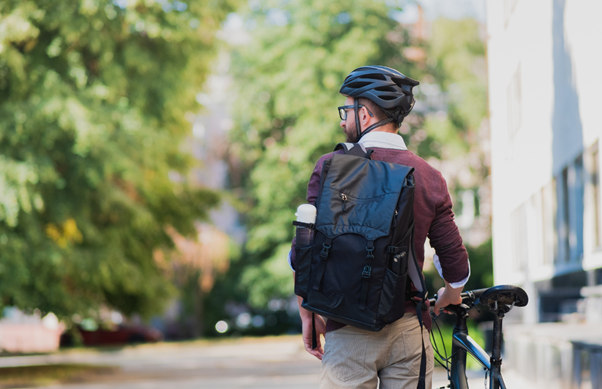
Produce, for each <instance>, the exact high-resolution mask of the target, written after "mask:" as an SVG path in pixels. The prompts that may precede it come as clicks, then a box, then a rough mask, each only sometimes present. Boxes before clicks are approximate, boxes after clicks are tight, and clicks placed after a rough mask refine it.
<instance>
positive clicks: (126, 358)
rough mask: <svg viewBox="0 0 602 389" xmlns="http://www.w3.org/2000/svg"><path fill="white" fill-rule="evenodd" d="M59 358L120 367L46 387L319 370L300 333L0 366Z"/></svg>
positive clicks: (281, 383) (300, 387) (479, 379)
mask: <svg viewBox="0 0 602 389" xmlns="http://www.w3.org/2000/svg"><path fill="white" fill-rule="evenodd" d="M59 363H60V364H64V363H78V364H91V365H110V366H116V367H119V369H117V370H116V371H114V372H112V373H110V374H96V375H93V376H91V377H86V378H85V379H83V380H81V381H80V382H71V383H63V384H53V385H49V386H44V388H56V389H58V388H64V389H67V388H69V389H76V388H81V389H105V388H111V389H126V388H128V389H130V388H131V389H155V388H157V389H159V388H161V389H163V388H176V389H188V388H195V389H199V388H207V389H213V388H216V389H235V388H236V389H239V388H244V389H259V388H261V389H271V388H290V389H310V388H312V389H313V388H317V387H318V381H319V374H320V361H318V360H317V359H315V358H314V357H312V356H311V355H309V354H308V353H307V352H305V350H304V349H303V346H302V343H301V337H300V336H282V337H269V338H243V339H229V340H223V341H213V342H206V341H198V342H183V343H160V344H153V345H139V346H132V347H125V348H118V349H94V350H85V349H84V350H68V351H60V352H58V353H54V354H48V355H37V356H13V357H2V358H0V367H6V366H27V365H30V366H31V365H51V364H59ZM468 376H469V383H470V386H471V387H473V388H480V387H482V386H483V385H484V373H483V372H480V371H476V372H469V373H468ZM506 383H507V384H508V387H510V388H520V387H523V386H522V385H521V386H516V385H514V386H510V382H508V380H507V382H506ZM444 385H447V382H446V373H445V371H444V370H443V369H436V370H435V374H434V377H433V387H434V388H436V387H441V386H444ZM525 387H527V386H525Z"/></svg>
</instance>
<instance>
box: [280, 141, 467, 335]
mask: <svg viewBox="0 0 602 389" xmlns="http://www.w3.org/2000/svg"><path fill="white" fill-rule="evenodd" d="M370 149H371V150H374V153H372V159H374V160H377V161H385V162H392V163H396V164H399V165H405V166H410V167H413V168H414V181H415V189H414V248H415V250H416V259H417V260H418V264H419V265H420V268H422V267H423V266H424V242H425V241H426V238H427V237H428V238H429V240H430V244H431V246H432V247H433V248H434V249H435V252H436V253H437V256H438V257H439V261H440V262H441V269H442V272H443V278H444V279H445V280H446V281H447V282H450V283H453V282H459V281H462V280H463V279H465V278H466V277H468V254H467V253H466V249H465V248H464V245H463V244H462V238H461V237H460V233H459V231H458V227H457V226H456V223H455V222H454V213H453V211H452V202H451V198H450V196H449V192H448V190H447V184H446V182H445V179H444V178H443V176H442V175H441V173H439V171H437V170H436V169H435V168H433V167H432V166H431V165H429V164H428V163H427V162H426V161H425V160H423V159H422V158H420V157H418V156H416V155H415V154H413V153H412V152H411V151H408V150H395V149H384V148H370ZM336 153H342V151H337V152H336ZM332 155H333V153H329V154H326V155H323V156H322V157H320V159H319V160H318V162H317V163H316V167H315V168H314V171H313V173H312V175H311V178H310V180H309V184H308V185H307V202H308V203H310V204H313V205H315V204H316V199H317V196H318V191H319V189H320V174H321V173H322V166H323V165H324V161H325V160H327V159H330V158H332ZM291 263H292V265H293V267H294V266H295V250H294V243H293V250H291ZM405 311H406V313H415V312H416V307H415V305H414V304H413V303H411V302H406V307H405ZM423 317H424V319H425V324H426V325H427V327H428V328H429V329H430V324H431V323H430V316H429V315H424V316H423ZM343 326H344V324H341V323H339V322H335V321H333V320H329V321H328V323H327V324H326V331H327V332H328V331H333V330H335V329H338V328H341V327H343Z"/></svg>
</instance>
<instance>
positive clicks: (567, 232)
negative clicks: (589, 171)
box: [556, 155, 585, 264]
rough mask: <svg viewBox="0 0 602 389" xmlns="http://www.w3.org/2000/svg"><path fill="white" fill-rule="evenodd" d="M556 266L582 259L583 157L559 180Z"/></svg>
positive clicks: (568, 168) (567, 168) (571, 165)
mask: <svg viewBox="0 0 602 389" xmlns="http://www.w3.org/2000/svg"><path fill="white" fill-rule="evenodd" d="M556 181H557V183H558V185H557V187H556V195H557V199H558V203H557V205H558V208H557V212H556V234H557V237H558V240H557V243H558V250H557V256H556V263H559V264H562V263H568V262H578V261H580V260H581V259H582V257H583V212H584V194H585V182H584V177H583V156H582V155H581V156H579V157H578V158H577V159H575V160H574V161H573V163H571V164H570V165H569V166H567V167H565V168H564V169H562V173H561V174H560V175H559V176H558V177H557V180H556Z"/></svg>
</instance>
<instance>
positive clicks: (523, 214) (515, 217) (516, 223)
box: [510, 203, 530, 271]
mask: <svg viewBox="0 0 602 389" xmlns="http://www.w3.org/2000/svg"><path fill="white" fill-rule="evenodd" d="M526 206H527V204H526V203H523V204H522V205H520V206H519V207H518V208H516V209H515V210H514V211H512V214H511V216H510V222H511V225H512V268H513V269H514V270H515V271H520V270H524V269H525V268H526V263H527V260H528V255H529V247H528V242H529V238H530V237H529V236H527V235H528V234H527V211H526Z"/></svg>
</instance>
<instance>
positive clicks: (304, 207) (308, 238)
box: [294, 204, 316, 248]
mask: <svg viewBox="0 0 602 389" xmlns="http://www.w3.org/2000/svg"><path fill="white" fill-rule="evenodd" d="M295 216H297V222H296V223H294V224H295V226H297V235H296V236H297V242H296V245H297V247H299V248H301V247H307V246H309V245H311V244H312V243H313V242H314V230H313V225H314V224H315V223H316V207H314V206H313V205H311V204H301V205H299V207H298V208H297V213H295Z"/></svg>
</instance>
